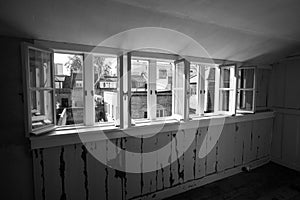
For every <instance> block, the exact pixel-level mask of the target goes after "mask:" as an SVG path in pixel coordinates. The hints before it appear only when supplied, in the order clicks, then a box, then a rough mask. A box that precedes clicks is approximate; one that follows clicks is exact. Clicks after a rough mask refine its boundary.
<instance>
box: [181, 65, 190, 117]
mask: <svg viewBox="0 0 300 200" xmlns="http://www.w3.org/2000/svg"><path fill="white" fill-rule="evenodd" d="M183 84H184V86H183V95H184V97H183V101H184V103H183V105H184V110H183V115H184V116H183V120H184V121H188V120H189V110H190V103H189V101H190V62H188V61H187V60H184V83H183Z"/></svg>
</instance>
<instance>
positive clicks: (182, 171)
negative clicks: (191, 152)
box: [175, 135, 184, 182]
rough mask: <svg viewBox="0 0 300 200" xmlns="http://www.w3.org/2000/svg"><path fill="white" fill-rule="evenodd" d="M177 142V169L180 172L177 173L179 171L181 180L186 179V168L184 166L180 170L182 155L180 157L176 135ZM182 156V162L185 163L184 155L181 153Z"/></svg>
mask: <svg viewBox="0 0 300 200" xmlns="http://www.w3.org/2000/svg"><path fill="white" fill-rule="evenodd" d="M175 136H176V135H175ZM175 144H176V148H175V150H176V157H177V167H178V169H177V171H178V172H177V173H178V182H179V180H182V181H183V180H184V170H183V168H182V170H181V171H180V167H181V165H180V157H179V152H178V141H177V138H176V137H175ZM181 157H182V160H183V162H182V163H184V155H181Z"/></svg>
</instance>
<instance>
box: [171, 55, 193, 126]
mask: <svg viewBox="0 0 300 200" xmlns="http://www.w3.org/2000/svg"><path fill="white" fill-rule="evenodd" d="M189 77H190V63H189V62H188V61H187V60H186V59H181V60H177V61H175V62H174V70H173V86H172V91H173V95H172V99H173V107H172V110H173V112H172V113H173V117H175V118H176V119H179V120H184V121H187V120H188V117H189V96H190V89H189V85H190V78H189Z"/></svg>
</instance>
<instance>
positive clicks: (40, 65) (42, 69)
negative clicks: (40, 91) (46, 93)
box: [29, 49, 52, 88]
mask: <svg viewBox="0 0 300 200" xmlns="http://www.w3.org/2000/svg"><path fill="white" fill-rule="evenodd" d="M50 63H51V54H50V53H49V52H44V51H40V50H35V49H29V68H30V75H29V85H30V87H31V88H44V87H48V88H49V87H52V72H51V64H50Z"/></svg>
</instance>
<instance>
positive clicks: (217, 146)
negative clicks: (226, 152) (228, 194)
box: [215, 141, 219, 173]
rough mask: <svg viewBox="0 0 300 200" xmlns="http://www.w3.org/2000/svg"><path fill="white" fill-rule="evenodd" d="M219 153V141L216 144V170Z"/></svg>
mask: <svg viewBox="0 0 300 200" xmlns="http://www.w3.org/2000/svg"><path fill="white" fill-rule="evenodd" d="M218 154H219V141H218V142H217V144H216V164H215V172H216V173H217V172H218V164H219V162H218Z"/></svg>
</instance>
